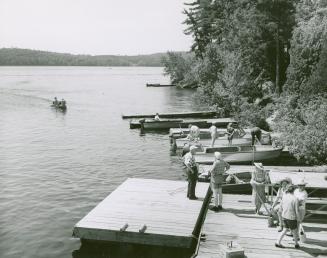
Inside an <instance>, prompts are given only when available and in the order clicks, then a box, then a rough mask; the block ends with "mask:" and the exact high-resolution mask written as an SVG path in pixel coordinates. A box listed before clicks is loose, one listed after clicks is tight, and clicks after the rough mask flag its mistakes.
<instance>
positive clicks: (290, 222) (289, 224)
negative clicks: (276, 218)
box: [275, 185, 300, 249]
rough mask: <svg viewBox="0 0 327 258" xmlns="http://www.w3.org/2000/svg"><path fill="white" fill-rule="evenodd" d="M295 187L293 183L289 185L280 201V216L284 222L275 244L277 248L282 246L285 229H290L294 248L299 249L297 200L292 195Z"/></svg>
mask: <svg viewBox="0 0 327 258" xmlns="http://www.w3.org/2000/svg"><path fill="white" fill-rule="evenodd" d="M294 190H295V187H294V186H293V185H289V186H288V187H287V190H286V194H285V195H284V196H283V199H282V202H281V206H280V207H281V210H282V217H283V223H284V229H283V231H282V233H281V234H280V235H279V237H278V239H277V242H276V243H275V246H276V247H278V248H284V246H283V245H282V244H281V242H282V239H283V238H284V236H285V235H286V232H287V230H291V231H292V234H293V238H294V242H295V248H296V249H299V248H300V246H299V244H298V237H299V236H298V228H297V227H298V222H299V221H300V214H299V201H298V199H297V198H296V196H295V195H294Z"/></svg>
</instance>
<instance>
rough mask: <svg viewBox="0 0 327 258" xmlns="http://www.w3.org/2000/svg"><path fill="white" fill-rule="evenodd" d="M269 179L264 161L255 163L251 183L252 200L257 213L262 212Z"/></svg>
mask: <svg viewBox="0 0 327 258" xmlns="http://www.w3.org/2000/svg"><path fill="white" fill-rule="evenodd" d="M267 181H268V180H267V173H266V171H265V169H264V167H263V165H262V163H254V171H253V172H252V175H251V181H250V184H251V186H252V198H253V199H252V201H253V204H254V205H255V213H256V214H257V215H259V214H260V208H261V205H262V204H264V203H265V202H266V192H265V184H266V182H267Z"/></svg>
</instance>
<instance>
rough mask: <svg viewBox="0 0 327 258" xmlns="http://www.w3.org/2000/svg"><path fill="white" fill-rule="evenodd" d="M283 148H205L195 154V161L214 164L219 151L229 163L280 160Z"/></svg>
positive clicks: (265, 146) (257, 146)
mask: <svg viewBox="0 0 327 258" xmlns="http://www.w3.org/2000/svg"><path fill="white" fill-rule="evenodd" d="M282 149H283V148H282V147H274V146H271V145H255V146H222V147H218V148H215V147H214V148H205V149H204V151H203V152H197V153H195V155H194V157H195V161H196V162H197V163H200V164H212V163H213V161H214V152H216V151H219V152H220V153H221V154H222V156H223V158H224V160H225V161H227V162H229V163H234V164H235V163H251V162H254V161H264V160H270V159H275V158H278V157H279V156H280V154H281V152H282Z"/></svg>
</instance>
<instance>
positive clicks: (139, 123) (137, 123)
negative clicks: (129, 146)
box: [130, 118, 237, 130]
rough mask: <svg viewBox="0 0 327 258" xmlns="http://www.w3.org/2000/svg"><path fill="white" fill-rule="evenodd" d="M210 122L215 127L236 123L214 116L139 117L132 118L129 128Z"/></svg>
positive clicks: (181, 125) (206, 124)
mask: <svg viewBox="0 0 327 258" xmlns="http://www.w3.org/2000/svg"><path fill="white" fill-rule="evenodd" d="M212 123H214V124H215V125H216V126H217V127H226V126H227V125H228V124H229V123H237V122H236V121H235V120H234V119H232V118H216V119H160V120H154V119H141V120H132V121H131V122H130V129H134V128H142V129H149V130H167V129H170V128H172V127H181V128H185V127H188V126H189V125H190V124H191V125H196V126H198V127H201V128H209V127H210V126H211V125H212Z"/></svg>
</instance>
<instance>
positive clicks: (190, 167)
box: [184, 146, 198, 200]
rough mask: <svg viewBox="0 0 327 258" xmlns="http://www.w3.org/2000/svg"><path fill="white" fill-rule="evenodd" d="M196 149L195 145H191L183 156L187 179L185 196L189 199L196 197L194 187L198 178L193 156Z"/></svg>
mask: <svg viewBox="0 0 327 258" xmlns="http://www.w3.org/2000/svg"><path fill="white" fill-rule="evenodd" d="M196 149H197V148H196V147H195V146H191V147H190V151H189V152H188V153H186V154H185V156H184V164H185V166H186V175H187V181H188V187H187V198H189V199H190V200H196V199H197V197H196V196H195V187H196V182H197V180H198V167H197V165H196V162H195V159H194V156H193V155H194V154H195V151H196Z"/></svg>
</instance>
